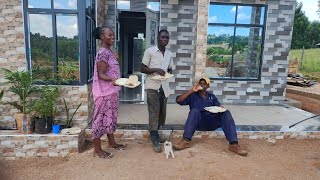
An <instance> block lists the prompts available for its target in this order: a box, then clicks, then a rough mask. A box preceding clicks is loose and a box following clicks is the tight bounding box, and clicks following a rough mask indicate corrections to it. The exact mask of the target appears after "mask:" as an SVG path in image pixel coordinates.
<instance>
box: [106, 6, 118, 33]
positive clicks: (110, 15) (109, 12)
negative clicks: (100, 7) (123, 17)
mask: <svg viewBox="0 0 320 180" xmlns="http://www.w3.org/2000/svg"><path fill="white" fill-rule="evenodd" d="M115 13H116V1H115V0H106V1H105V23H104V25H106V26H108V27H110V28H112V29H113V32H116V27H115V26H116V14H115Z"/></svg>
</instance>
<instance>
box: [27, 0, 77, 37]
mask: <svg viewBox="0 0 320 180" xmlns="http://www.w3.org/2000/svg"><path fill="white" fill-rule="evenodd" d="M28 1H29V4H28V7H29V8H51V4H50V0H28ZM54 7H55V8H58V9H77V0H54ZM29 17H30V31H31V33H40V34H41V35H45V36H47V37H52V26H51V25H52V16H51V15H48V14H30V15H29ZM56 20H57V34H58V36H64V37H68V38H73V37H74V36H77V35H78V21H77V17H76V16H75V15H66V14H64V15H63V14H60V15H57V19H56Z"/></svg>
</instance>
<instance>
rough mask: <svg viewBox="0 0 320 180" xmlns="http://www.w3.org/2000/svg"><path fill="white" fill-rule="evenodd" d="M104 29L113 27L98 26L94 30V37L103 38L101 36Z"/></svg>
mask: <svg viewBox="0 0 320 180" xmlns="http://www.w3.org/2000/svg"><path fill="white" fill-rule="evenodd" d="M104 29H111V28H109V27H106V26H102V27H96V28H95V29H94V30H93V32H92V35H93V37H94V38H96V39H101V37H100V36H101V34H102V33H103V30H104Z"/></svg>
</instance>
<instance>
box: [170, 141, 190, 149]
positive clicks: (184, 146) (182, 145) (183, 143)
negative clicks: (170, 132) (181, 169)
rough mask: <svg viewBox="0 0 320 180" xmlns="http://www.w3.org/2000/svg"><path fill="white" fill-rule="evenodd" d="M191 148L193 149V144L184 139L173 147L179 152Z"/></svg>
mask: <svg viewBox="0 0 320 180" xmlns="http://www.w3.org/2000/svg"><path fill="white" fill-rule="evenodd" d="M190 147H191V142H190V141H188V140H186V139H182V140H181V141H180V142H179V143H178V144H174V145H173V148H174V149H175V150H177V151H179V150H183V149H187V148H190Z"/></svg>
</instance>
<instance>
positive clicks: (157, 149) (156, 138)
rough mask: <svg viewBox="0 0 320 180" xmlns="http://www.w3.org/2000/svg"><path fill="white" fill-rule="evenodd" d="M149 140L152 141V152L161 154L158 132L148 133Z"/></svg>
mask: <svg viewBox="0 0 320 180" xmlns="http://www.w3.org/2000/svg"><path fill="white" fill-rule="evenodd" d="M150 139H151V141H152V145H153V150H154V151H155V152H157V153H161V147H160V142H159V134H158V131H150Z"/></svg>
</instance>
